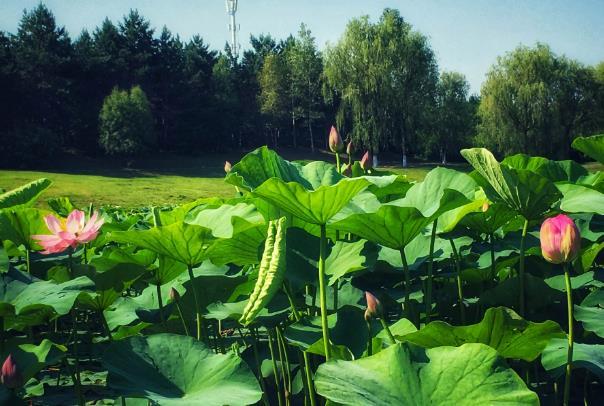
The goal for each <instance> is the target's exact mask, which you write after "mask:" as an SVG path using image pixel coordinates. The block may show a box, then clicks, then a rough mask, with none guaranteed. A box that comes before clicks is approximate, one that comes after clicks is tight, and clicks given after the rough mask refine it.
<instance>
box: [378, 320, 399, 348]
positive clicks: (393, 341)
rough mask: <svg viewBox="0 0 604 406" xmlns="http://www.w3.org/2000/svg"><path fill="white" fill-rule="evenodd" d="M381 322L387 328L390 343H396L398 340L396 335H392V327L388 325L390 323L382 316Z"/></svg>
mask: <svg viewBox="0 0 604 406" xmlns="http://www.w3.org/2000/svg"><path fill="white" fill-rule="evenodd" d="M380 323H382V328H383V329H384V330H386V334H388V339H389V340H390V344H392V345H394V344H396V340H395V339H394V336H393V335H392V332H391V331H390V327H388V324H387V323H386V321H385V320H384V319H383V318H382V317H380Z"/></svg>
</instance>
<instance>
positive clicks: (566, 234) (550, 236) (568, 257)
mask: <svg viewBox="0 0 604 406" xmlns="http://www.w3.org/2000/svg"><path fill="white" fill-rule="evenodd" d="M539 238H540V239H541V253H542V254H543V258H545V260H546V261H548V262H551V263H552V264H561V263H567V262H571V261H572V260H573V259H575V258H576V257H577V255H578V254H579V250H580V249H581V235H580V233H579V229H578V228H577V226H576V225H575V223H574V221H573V220H572V219H571V218H570V217H568V216H567V215H565V214H559V215H557V216H556V217H551V218H548V219H547V220H545V221H544V222H543V224H542V225H541V231H540V232H539Z"/></svg>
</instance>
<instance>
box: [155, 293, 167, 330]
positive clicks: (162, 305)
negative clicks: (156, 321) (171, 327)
mask: <svg viewBox="0 0 604 406" xmlns="http://www.w3.org/2000/svg"><path fill="white" fill-rule="evenodd" d="M155 287H156V289H157V303H158V305H159V318H160V320H161V324H162V326H163V327H164V329H166V317H165V316H164V303H163V301H162V298H161V285H160V284H159V283H158V284H157V285H155Z"/></svg>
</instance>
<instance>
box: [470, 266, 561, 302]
mask: <svg viewBox="0 0 604 406" xmlns="http://www.w3.org/2000/svg"><path fill="white" fill-rule="evenodd" d="M525 282H526V286H525V289H526V301H527V303H526V307H527V309H530V311H535V310H538V309H542V308H544V307H546V306H549V305H550V304H551V303H553V302H558V301H562V300H564V294H563V293H562V292H561V291H558V290H556V289H554V288H552V287H551V286H549V285H548V284H547V283H545V281H543V279H542V278H538V277H536V276H533V275H531V274H526V275H525ZM518 292H519V281H518V278H511V279H506V280H505V281H503V282H501V283H499V284H498V285H497V286H495V287H494V288H492V289H489V290H487V291H485V292H484V293H483V294H482V295H481V296H480V302H481V303H482V304H484V305H485V306H487V307H490V306H506V307H515V306H516V305H517V301H518V300H517V298H518Z"/></svg>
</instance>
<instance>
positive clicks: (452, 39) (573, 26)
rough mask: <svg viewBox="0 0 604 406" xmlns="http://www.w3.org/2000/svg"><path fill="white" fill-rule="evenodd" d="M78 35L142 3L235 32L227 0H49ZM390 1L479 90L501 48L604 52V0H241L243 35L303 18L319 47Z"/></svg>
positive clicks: (278, 33)
mask: <svg viewBox="0 0 604 406" xmlns="http://www.w3.org/2000/svg"><path fill="white" fill-rule="evenodd" d="M38 3H39V0H0V30H3V31H8V32H15V31H16V28H17V24H18V21H19V19H20V18H21V15H22V12H23V9H25V8H27V9H29V8H32V7H34V6H35V5H37V4H38ZM43 3H45V4H46V5H47V6H48V7H49V8H50V9H51V10H52V11H53V13H54V14H55V17H56V18H57V21H58V23H59V24H61V25H64V26H65V27H66V28H67V30H68V31H69V33H70V34H71V35H72V37H76V36H77V34H79V32H80V31H81V30H82V28H88V29H89V30H93V29H94V28H95V27H96V26H97V25H99V24H100V23H101V21H102V20H103V19H104V18H105V17H109V18H110V19H111V20H113V21H119V20H120V19H121V18H122V16H123V15H124V14H126V13H127V12H128V10H129V9H131V8H136V9H138V10H139V11H140V12H141V13H142V14H143V15H144V16H145V17H146V18H148V19H149V20H150V21H151V24H152V26H154V27H155V28H156V29H157V30H159V29H161V27H162V26H163V25H166V26H167V27H168V28H169V29H170V30H171V31H172V32H175V33H178V34H180V36H181V38H183V39H189V38H190V37H191V36H192V35H193V34H196V33H199V34H200V35H201V36H202V37H203V38H204V40H205V41H206V42H208V43H210V45H211V46H212V47H213V48H215V49H220V50H221V49H223V47H224V44H225V41H226V40H227V38H228V35H229V33H228V28H227V26H228V18H227V15H226V10H225V5H224V0H45V1H43ZM385 7H392V8H398V9H399V10H400V12H401V15H402V16H403V17H404V18H405V19H406V20H407V21H408V22H409V23H411V24H412V25H413V27H414V28H415V29H417V30H419V31H421V32H423V33H424V34H425V35H427V36H428V37H429V38H430V42H431V44H432V47H433V49H434V51H435V52H436V55H437V57H438V62H439V67H440V69H441V70H456V71H459V72H461V73H463V74H465V75H466V77H467V78H468V81H469V82H470V84H471V88H472V91H473V92H479V91H480V84H481V83H482V81H483V79H484V76H485V73H486V72H487V70H488V69H489V66H491V64H493V63H494V62H495V60H496V58H497V56H498V55H502V54H504V53H505V52H507V51H510V50H512V49H513V48H515V47H516V46H517V45H519V44H525V45H533V44H535V43H536V42H538V41H539V42H544V43H547V44H549V45H550V46H551V47H552V49H553V50H554V52H556V53H558V54H565V55H567V56H568V57H571V58H575V59H578V60H579V61H581V62H583V63H585V64H596V63H598V62H600V61H603V60H604V0H515V1H513V0H473V1H470V0H415V1H413V0H390V1H383V0H364V1H363V0H239V10H238V13H237V19H238V23H239V24H240V26H241V32H240V38H241V42H242V45H243V47H244V48H247V47H249V41H248V39H249V36H250V34H260V33H271V34H272V35H273V36H274V37H276V38H278V39H280V38H284V37H286V36H287V35H288V34H289V33H292V32H296V31H297V30H298V27H299V25H300V23H301V22H304V23H306V24H307V25H308V27H309V28H310V29H311V30H312V32H313V34H314V36H315V37H316V38H317V43H318V45H319V47H321V48H323V47H324V45H325V43H327V42H330V43H334V42H335V41H337V40H338V38H339V37H340V35H341V34H342V32H343V31H344V28H345V26H346V23H347V22H348V20H349V19H350V18H352V17H358V16H361V15H365V14H367V15H369V16H370V17H371V18H372V19H374V20H375V19H377V18H378V17H379V15H380V13H381V11H382V10H383V9H384V8H385Z"/></svg>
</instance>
